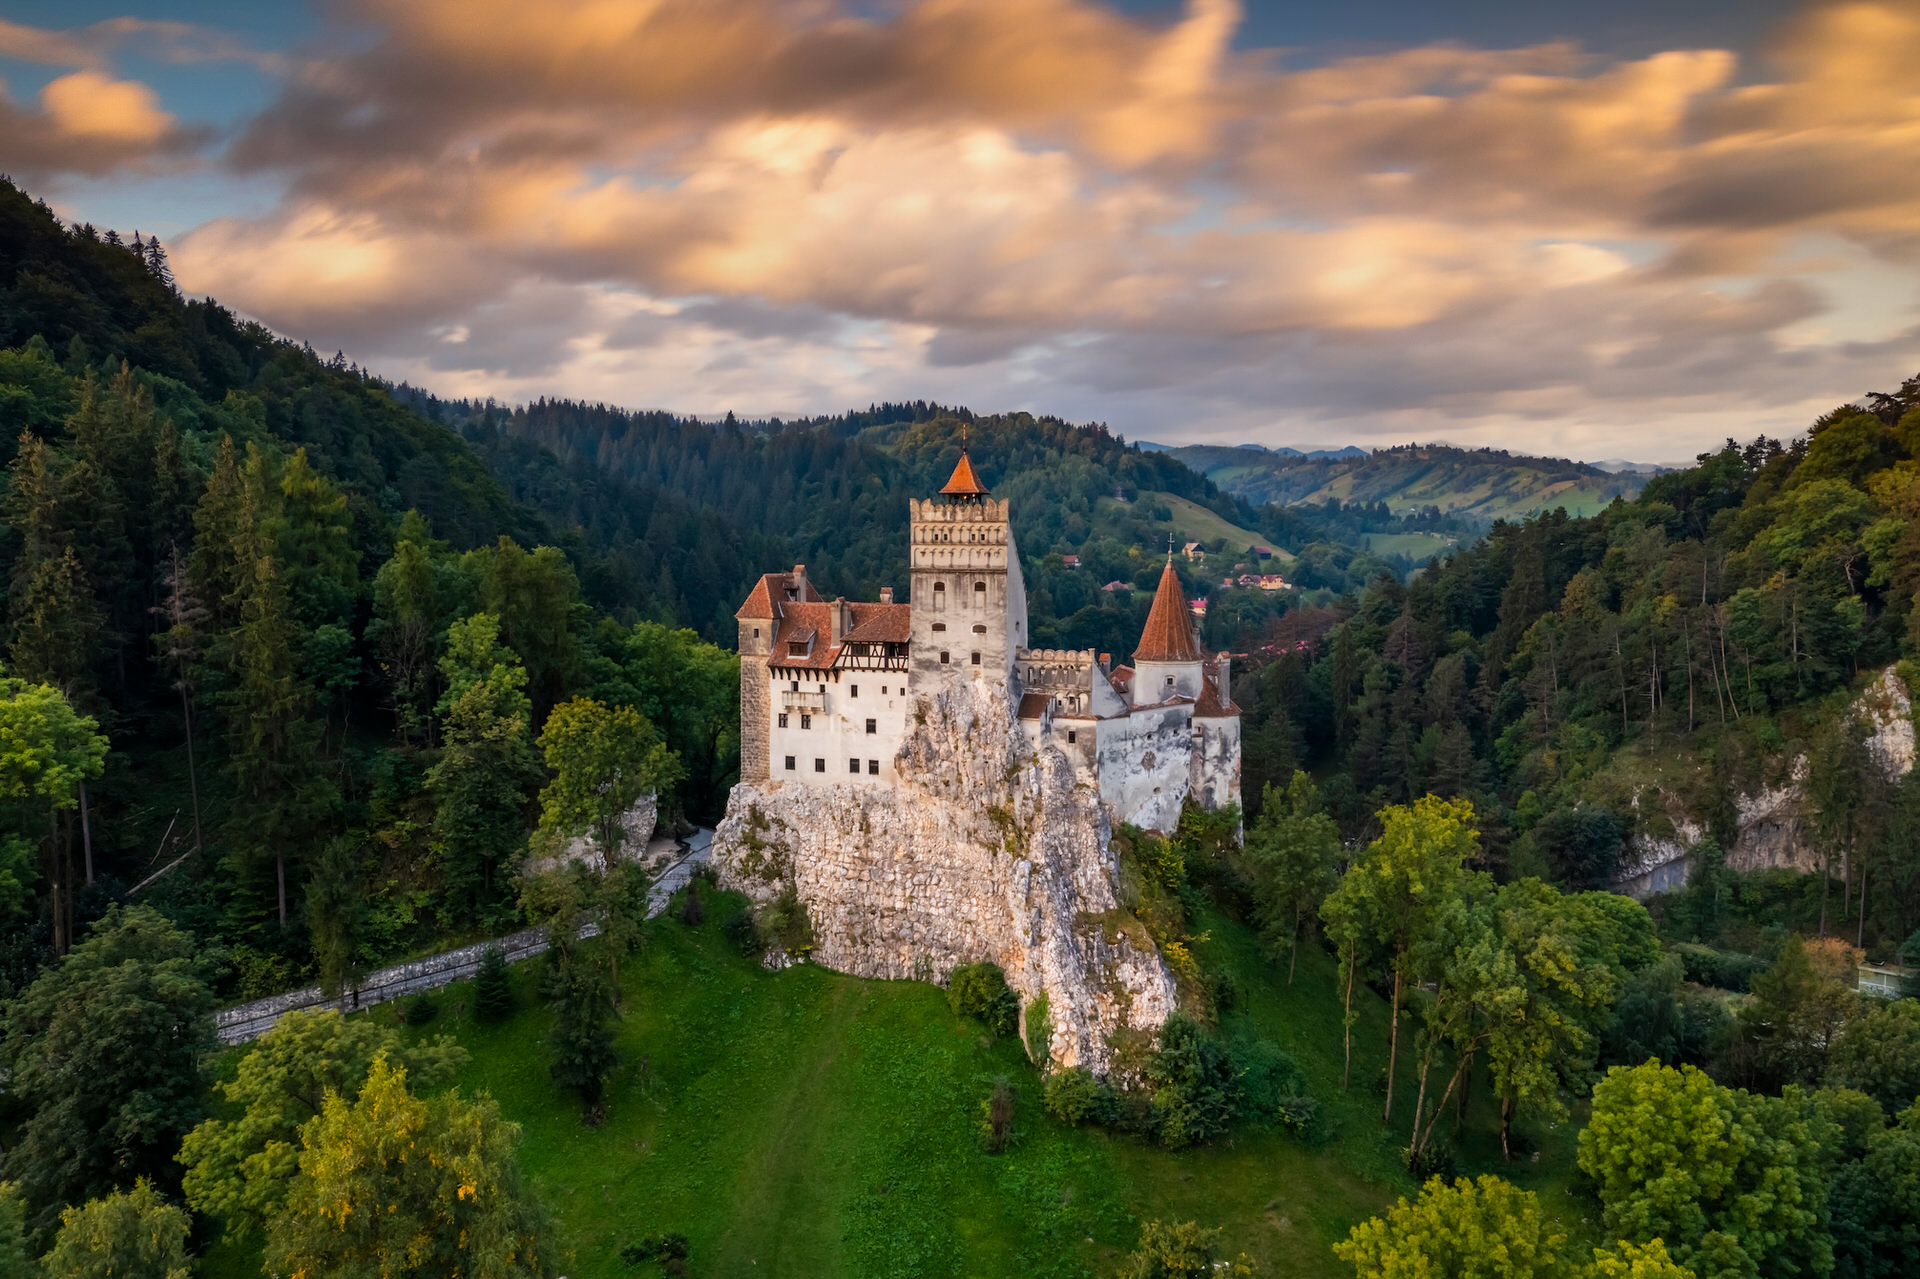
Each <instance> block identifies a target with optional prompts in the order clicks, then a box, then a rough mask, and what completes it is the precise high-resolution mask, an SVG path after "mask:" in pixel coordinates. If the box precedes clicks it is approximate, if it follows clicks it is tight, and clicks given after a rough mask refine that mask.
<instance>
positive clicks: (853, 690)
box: [847, 684, 860, 697]
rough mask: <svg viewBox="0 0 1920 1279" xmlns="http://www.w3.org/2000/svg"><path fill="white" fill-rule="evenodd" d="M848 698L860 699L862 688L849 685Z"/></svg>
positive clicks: (856, 685)
mask: <svg viewBox="0 0 1920 1279" xmlns="http://www.w3.org/2000/svg"><path fill="white" fill-rule="evenodd" d="M847 696H848V697H858V696H860V686H859V685H858V684H850V685H848V686H847Z"/></svg>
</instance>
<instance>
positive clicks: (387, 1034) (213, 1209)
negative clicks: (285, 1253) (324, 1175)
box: [179, 1009, 467, 1235]
mask: <svg viewBox="0 0 1920 1279" xmlns="http://www.w3.org/2000/svg"><path fill="white" fill-rule="evenodd" d="M382 1054H385V1056H386V1057H387V1059H388V1060H389V1061H390V1062H392V1063H393V1064H394V1065H395V1066H396V1067H397V1068H402V1069H405V1070H407V1071H408V1072H410V1073H411V1074H412V1075H413V1076H414V1077H415V1078H416V1079H417V1080H419V1081H420V1083H421V1084H423V1085H424V1086H426V1087H430V1088H431V1087H439V1086H440V1085H443V1084H445V1083H448V1082H450V1081H451V1080H452V1078H453V1076H454V1074H455V1073H456V1072H457V1071H458V1070H459V1069H460V1067H461V1066H463V1065H464V1064H466V1061H467V1053H466V1050H465V1049H463V1048H461V1047H460V1046H459V1045H458V1044H456V1043H454V1041H453V1040H452V1039H451V1038H449V1037H447V1036H445V1035H441V1036H438V1037H436V1038H434V1039H432V1040H429V1041H424V1042H421V1043H419V1044H416V1045H414V1046H413V1047H411V1048H408V1047H405V1046H403V1045H402V1043H401V1041H400V1036H399V1035H398V1034H397V1033H396V1032H395V1031H393V1030H391V1029H389V1028H387V1027H384V1026H380V1025H377V1024H375V1023H374V1022H371V1021H369V1020H367V1019H366V1018H363V1017H356V1018H353V1019H352V1020H349V1019H347V1018H345V1017H342V1016H341V1015H340V1014H339V1013H338V1012H337V1011H335V1010H333V1009H326V1010H324V1011H301V1010H295V1011H293V1012H290V1013H288V1014H286V1015H285V1016H284V1017H282V1018H281V1019H280V1020H279V1021H278V1022H277V1023H275V1025H274V1027H273V1029H272V1030H269V1031H268V1032H267V1033H266V1034H264V1035H262V1036H261V1037H260V1038H259V1039H258V1040H256V1041H255V1042H254V1045H253V1047H252V1049H250V1050H249V1051H248V1053H247V1055H246V1056H244V1057H242V1058H241V1059H240V1065H239V1067H238V1069H237V1070H236V1071H235V1073H234V1077H233V1078H232V1079H231V1080H222V1081H220V1082H218V1083H216V1084H214V1086H213V1087H214V1091H215V1092H217V1093H219V1094H220V1095H221V1096H222V1097H223V1098H225V1100H226V1101H227V1103H228V1105H229V1106H231V1107H234V1108H236V1109H237V1110H238V1112H239V1113H238V1114H237V1115H235V1116H234V1117H232V1118H228V1119H209V1120H207V1121H206V1122H204V1123H202V1124H200V1125H199V1126H198V1127H197V1128H195V1129H194V1130H193V1131H192V1132H190V1133H188V1134H187V1136H186V1140H185V1141H184V1142H182V1143H181V1146H180V1156H179V1159H180V1162H181V1163H182V1164H184V1165H186V1169H187V1173H186V1178H185V1180H184V1182H183V1183H182V1184H183V1188H184V1189H185V1191H186V1198H187V1205H188V1206H189V1207H191V1208H192V1209H193V1210H194V1211H196V1212H203V1213H207V1214H209V1215H212V1216H216V1217H219V1218H220V1219H221V1220H222V1221H223V1222H224V1223H225V1225H226V1227H227V1229H228V1230H230V1231H233V1232H234V1233H236V1234H243V1235H244V1234H255V1233H258V1232H261V1231H264V1230H265V1229H266V1227H267V1226H268V1224H269V1223H270V1222H271V1221H272V1219H273V1217H274V1216H275V1215H277V1214H278V1213H279V1211H280V1209H281V1207H282V1205H283V1204H284V1203H285V1201H286V1196H287V1189H288V1186H289V1185H290V1184H291V1182H292V1179H293V1177H294V1175H295V1173H296V1171H297V1169H298V1157H299V1142H300V1130H301V1128H302V1127H303V1126H304V1125H306V1124H308V1123H310V1122H312V1121H313V1120H314V1119H315V1118H316V1117H317V1116H319V1114H320V1113H321V1111H322V1110H324V1109H325V1107H326V1101H327V1098H328V1096H330V1095H337V1096H341V1097H345V1098H347V1099H348V1100H352V1099H354V1098H356V1097H358V1096H359V1095H360V1089H361V1087H362V1086H363V1085H364V1084H365V1082H366V1079H367V1074H368V1072H369V1071H370V1070H371V1069H372V1068H373V1062H374V1059H375V1058H377V1057H380V1056H381V1055H382Z"/></svg>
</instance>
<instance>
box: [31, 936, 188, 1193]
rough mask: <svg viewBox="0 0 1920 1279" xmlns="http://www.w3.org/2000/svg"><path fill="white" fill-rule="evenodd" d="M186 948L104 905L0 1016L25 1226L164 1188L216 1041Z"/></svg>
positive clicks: (179, 940) (184, 940) (177, 938)
mask: <svg viewBox="0 0 1920 1279" xmlns="http://www.w3.org/2000/svg"><path fill="white" fill-rule="evenodd" d="M196 949H197V948H196V946H195V945H194V942H193V939H192V938H191V937H189V936H188V935H187V934H185V933H183V932H181V931H180V930H179V929H178V928H176V927H175V926H174V925H173V924H171V923H170V922H168V921H167V920H166V919H165V918H164V917H163V916H161V915H160V914H159V912H157V911H155V910H153V909H152V908H151V907H148V906H132V907H125V906H115V907H113V908H112V909H111V910H110V911H108V913H107V915H106V916H105V917H104V918H103V919H102V920H101V921H100V922H99V923H98V924H96V925H95V926H94V930H93V933H92V935H91V936H89V937H88V938H87V940H86V941H84V942H82V943H80V944H79V945H78V946H75V947H74V948H73V950H72V951H71V952H70V953H69V954H68V955H67V957H66V959H65V960H64V961H62V962H61V964H60V965H59V966H58V967H56V968H51V969H48V970H47V971H45V972H43V973H42V974H41V975H40V976H39V978H38V979H36V980H35V981H34V983H33V985H32V986H30V987H29V988H28V989H27V991H26V993H25V994H23V995H22V996H21V997H20V998H19V999H18V1000H16V1001H15V1002H14V1003H13V1004H12V1005H11V1006H10V1007H9V1008H8V1010H7V1019H6V1044H5V1046H6V1057H7V1059H8V1060H10V1061H11V1062H12V1063H13V1079H12V1082H11V1083H10V1085H9V1091H10V1092H12V1093H13V1095H14V1096H16V1097H17V1098H18V1099H19V1101H20V1103H21V1105H22V1107H23V1109H24V1110H25V1111H26V1113H27V1119H26V1121H25V1123H23V1124H22V1125H21V1129H20V1139H19V1141H18V1143H17V1144H16V1145H15V1146H14V1148H13V1149H12V1150H11V1151H10V1152H8V1156H7V1167H8V1171H9V1173H10V1174H11V1175H13V1176H15V1177H17V1178H18V1180H19V1181H20V1184H21V1188H22V1189H23V1190H24V1191H25V1193H26V1196H27V1201H28V1204H29V1206H30V1208H31V1209H32V1210H33V1212H34V1214H35V1217H34V1225H35V1227H36V1229H37V1230H41V1231H44V1230H46V1229H47V1228H48V1227H50V1226H51V1225H52V1222H53V1217H54V1214H55V1213H56V1212H57V1211H58V1209H59V1207H60V1205H62V1204H68V1203H81V1202H84V1201H85V1200H87V1199H91V1198H96V1197H98V1196H100V1195H104V1194H107V1193H109V1192H111V1191H112V1190H114V1189H116V1188H125V1187H129V1186H131V1185H132V1184H133V1183H134V1181H135V1180H136V1179H137V1178H139V1177H143V1176H144V1177H148V1178H150V1179H152V1180H154V1181H156V1182H158V1183H160V1184H163V1185H164V1184H168V1183H170V1182H171V1181H172V1179H173V1178H172V1175H171V1174H172V1173H173V1152H174V1151H175V1150H177V1149H178V1148H179V1145H180V1139H181V1137H182V1136H183V1135H185V1134H186V1133H187V1132H188V1131H189V1130H190V1129H191V1128H192V1127H193V1126H194V1124H196V1123H197V1122H199V1120H200V1116H201V1113H202V1095H203V1085H202V1079H201V1071H202V1069H203V1066H204V1062H205V1060H206V1058H207V1057H208V1056H209V1055H210V1054H211V1053H212V1051H213V1048H214V1042H215V1041H214V1035H213V1019H212V1016H211V1013H212V1011H213V996H212V994H211V992H209V991H208V989H207V985H206V982H205V981H204V980H203V979H202V976H201V972H200V969H199V966H198V960H197V957H196V953H195V952H196ZM76 1062H84V1063H85V1064H86V1068H85V1069H83V1070H77V1069H74V1068H73V1063H76Z"/></svg>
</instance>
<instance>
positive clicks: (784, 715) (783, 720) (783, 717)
mask: <svg viewBox="0 0 1920 1279" xmlns="http://www.w3.org/2000/svg"><path fill="white" fill-rule="evenodd" d="M786 726H787V713H786V712H785V711H781V712H780V727H782V728H785V727H786Z"/></svg>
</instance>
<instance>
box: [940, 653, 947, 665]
mask: <svg viewBox="0 0 1920 1279" xmlns="http://www.w3.org/2000/svg"><path fill="white" fill-rule="evenodd" d="M946 664H947V651H946V650H945V649H941V650H940V665H942V666H945V665H946Z"/></svg>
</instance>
